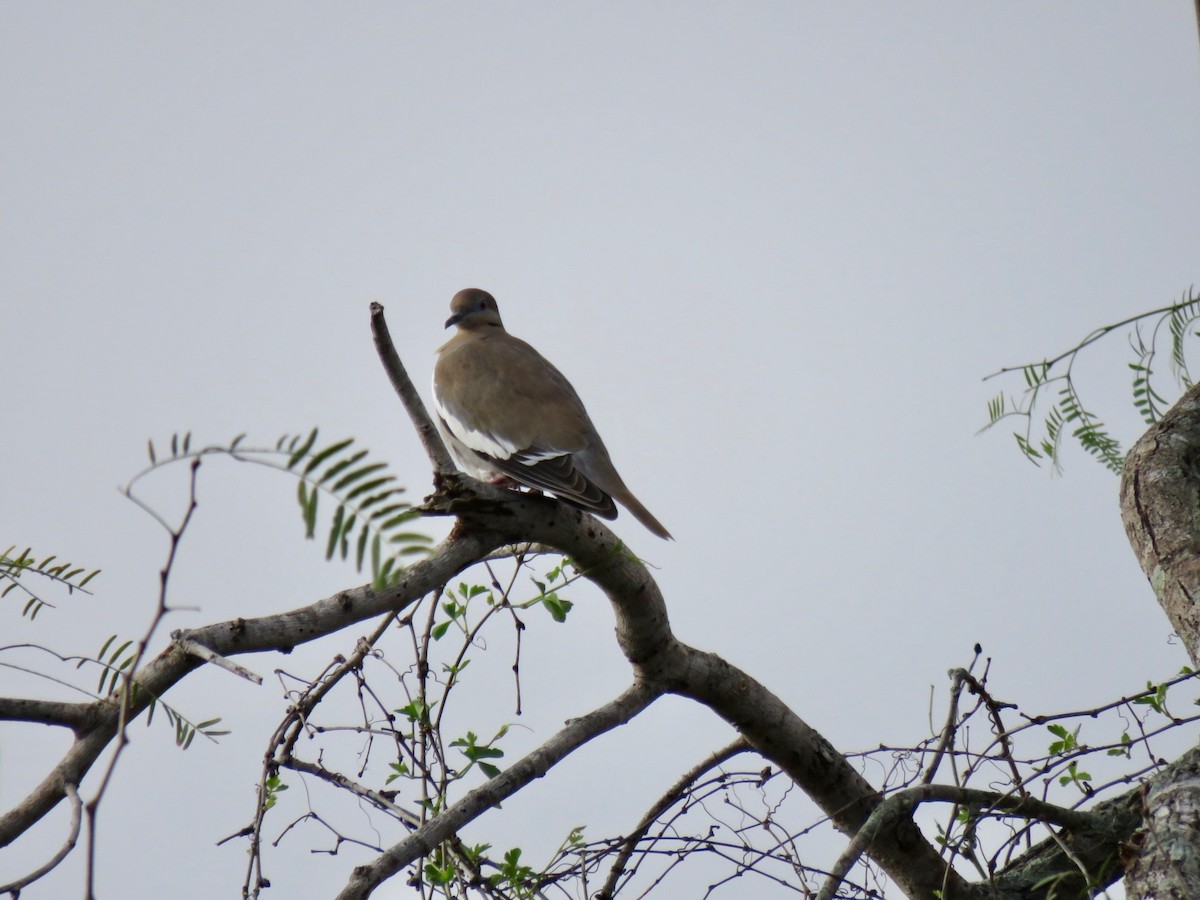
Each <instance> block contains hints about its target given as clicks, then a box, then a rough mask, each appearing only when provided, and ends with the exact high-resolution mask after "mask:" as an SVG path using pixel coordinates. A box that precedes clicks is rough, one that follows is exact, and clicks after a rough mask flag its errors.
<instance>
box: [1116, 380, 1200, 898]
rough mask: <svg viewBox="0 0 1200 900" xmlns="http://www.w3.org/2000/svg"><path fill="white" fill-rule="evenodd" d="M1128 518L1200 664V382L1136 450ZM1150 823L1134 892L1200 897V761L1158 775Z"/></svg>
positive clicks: (1124, 490)
mask: <svg viewBox="0 0 1200 900" xmlns="http://www.w3.org/2000/svg"><path fill="white" fill-rule="evenodd" d="M1121 519H1122V521H1123V522H1124V524H1125V533H1126V534H1127V535H1128V537H1129V543H1130V545H1131V546H1132V547H1133V552H1134V554H1136V556H1137V559H1138V562H1139V563H1140V564H1141V567H1142V571H1143V572H1145V573H1146V577H1147V578H1149V579H1150V584H1151V586H1152V587H1153V588H1154V593H1155V596H1157V598H1158V602H1159V605H1160V606H1161V607H1162V609H1163V612H1165V613H1166V614H1167V618H1168V619H1170V621H1171V625H1172V626H1173V627H1174V629H1175V633H1176V634H1178V635H1179V638H1180V640H1182V642H1183V645H1184V647H1185V648H1187V652H1188V656H1189V657H1190V658H1191V660H1192V667H1193V668H1200V603H1197V597H1200V386H1198V387H1194V388H1192V389H1191V390H1189V391H1188V392H1187V393H1186V394H1184V395H1183V397H1182V399H1180V400H1179V402H1178V403H1176V404H1175V405H1174V406H1173V407H1171V409H1170V410H1169V411H1168V412H1167V414H1166V415H1165V416H1163V417H1162V419H1161V420H1160V421H1159V422H1158V424H1156V425H1155V426H1153V427H1152V428H1151V429H1150V430H1149V431H1147V432H1146V433H1145V434H1144V435H1142V437H1141V439H1140V440H1138V442H1137V443H1136V444H1134V445H1133V448H1132V449H1131V450H1130V451H1129V456H1128V457H1127V458H1126V460H1125V470H1124V472H1123V475H1122V478H1121ZM1145 823H1146V826H1145V828H1144V829H1143V830H1142V831H1141V832H1139V835H1138V837H1137V843H1138V844H1140V847H1141V852H1140V853H1139V854H1138V856H1137V858H1136V861H1135V863H1134V865H1133V866H1132V868H1131V869H1130V871H1129V874H1128V876H1127V879H1126V889H1127V890H1128V892H1129V894H1130V896H1134V897H1142V896H1155V897H1200V851H1198V850H1197V848H1198V847H1200V765H1191V766H1186V765H1185V766H1181V767H1180V768H1179V769H1178V771H1177V777H1176V778H1175V779H1174V780H1171V781H1166V782H1164V781H1162V780H1160V779H1156V780H1155V785H1154V787H1152V788H1151V789H1150V790H1149V791H1148V792H1147V794H1146V798H1145ZM1181 854H1182V855H1181Z"/></svg>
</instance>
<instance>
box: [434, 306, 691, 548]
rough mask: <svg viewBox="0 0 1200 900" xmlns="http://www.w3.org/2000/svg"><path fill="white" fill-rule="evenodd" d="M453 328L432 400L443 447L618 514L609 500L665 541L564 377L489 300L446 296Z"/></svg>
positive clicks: (469, 463) (483, 471)
mask: <svg viewBox="0 0 1200 900" xmlns="http://www.w3.org/2000/svg"><path fill="white" fill-rule="evenodd" d="M450 312H451V313H452V315H451V316H450V318H449V319H447V320H446V327H447V328H449V327H450V326H451V325H457V326H458V330H457V332H456V333H455V335H454V337H452V338H451V339H450V340H449V341H447V342H446V343H445V344H444V345H443V346H442V347H441V348H440V349H439V350H438V353H437V363H436V364H435V365H434V367H433V403H434V406H435V407H436V408H437V414H438V426H439V428H440V430H441V432H442V437H443V438H444V439H445V441H446V445H447V446H448V447H449V448H450V452H451V453H452V454H453V455H454V457H455V458H456V459H457V460H458V462H459V464H460V465H461V466H462V467H463V468H464V469H466V470H467V471H468V472H469V473H471V474H472V475H475V476H476V477H478V478H482V479H484V480H489V481H497V480H503V479H504V478H505V477H507V478H511V479H512V480H513V481H516V482H518V483H519V484H523V485H525V486H526V487H530V488H536V489H538V490H542V491H547V492H548V493H551V494H553V495H554V496H556V497H557V498H558V499H559V500H562V501H563V502H564V503H569V504H570V505H571V506H575V507H578V508H579V509H583V510H587V511H588V512H593V513H595V514H596V515H598V516H602V517H603V518H605V519H613V518H616V515H617V508H616V506H615V505H614V504H613V500H616V501H617V502H618V503H620V504H621V505H622V506H624V507H625V508H626V509H627V510H629V511H630V512H631V513H633V515H634V517H635V518H636V519H637V520H638V521H639V522H641V523H642V524H643V525H645V526H646V527H647V528H648V529H649V530H650V531H652V532H654V533H655V534H656V535H658V536H659V537H661V538H668V539H670V538H671V535H670V533H669V532H668V531H667V529H665V528H663V527H662V525H661V524H660V523H659V521H658V519H656V518H654V516H652V515H650V512H649V511H648V510H647V509H646V507H644V506H642V504H641V503H639V502H638V499H637V498H636V497H635V496H633V494H632V493H630V491H629V488H627V487H625V482H624V481H622V480H621V476H620V475H618V474H617V470H616V469H615V468H613V464H612V461H611V460H610V459H609V458H608V451H607V450H605V449H604V442H603V441H602V440H600V435H599V434H597V433H596V427H595V426H594V425H593V424H592V420H591V419H589V418H588V414H587V411H586V410H585V409H584V408H583V403H582V401H580V399H579V395H578V394H576V393H575V389H574V388H573V387H571V384H570V382H568V381H567V379H566V378H564V377H563V374H562V373H561V372H559V371H558V369H556V368H554V366H553V365H551V364H550V363H549V362H548V361H547V360H546V359H545V357H543V356H542V355H541V354H540V353H538V352H537V351H536V350H534V349H533V348H532V347H530V346H529V345H528V344H527V343H525V342H524V341H522V340H520V339H519V338H515V337H513V336H512V335H511V334H509V333H508V332H507V331H505V330H504V325H503V323H502V322H501V321H500V310H499V308H498V307H497V306H496V300H495V298H494V297H492V295H491V294H489V293H488V292H487V291H481V290H479V289H478V288H467V289H466V290H463V291H459V292H458V293H457V294H455V295H454V299H453V300H451V301H450Z"/></svg>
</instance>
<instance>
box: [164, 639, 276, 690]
mask: <svg viewBox="0 0 1200 900" xmlns="http://www.w3.org/2000/svg"><path fill="white" fill-rule="evenodd" d="M181 635H182V632H179V631H176V632H175V633H174V634H172V635H171V636H172V637H174V638H175V639H176V640H177V641H178V642H179V646H180V648H181V649H183V650H184V651H186V652H187V653H190V654H191V655H192V656H196V657H199V658H200V659H202V660H204V661H205V662H210V663H212V664H213V665H214V666H217V667H218V668H220V669H224V670H225V671H226V672H232V673H233V674H234V675H237V676H238V677H239V678H245V679H246V680H247V681H251V682H253V683H254V684H262V682H263V680H262V676H261V675H257V674H255V673H254V672H251V671H250V670H249V669H247V668H246V667H245V666H240V665H238V664H237V663H235V662H234V661H233V660H231V659H226V658H225V657H224V656H221V655H220V654H219V653H214V652H213V651H212V650H209V649H208V648H207V647H205V646H204V645H203V644H197V643H196V642H195V641H193V640H192V639H191V638H186V637H182V636H181Z"/></svg>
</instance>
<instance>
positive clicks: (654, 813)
mask: <svg viewBox="0 0 1200 900" xmlns="http://www.w3.org/2000/svg"><path fill="white" fill-rule="evenodd" d="M750 749H752V748H751V747H750V744H749V743H748V742H747V741H746V739H745V738H743V737H738V738H737V739H736V740H734V741H733V742H732V743H730V744H726V745H725V746H724V747H722V748H721V749H720V750H717V751H716V752H715V753H710V754H709V755H708V756H706V757H705V758H704V759H703V760H701V761H700V762H699V763H698V764H697V765H695V766H693V767H692V768H690V769H688V770H687V771H686V772H684V773H683V775H682V776H681V777H680V778H679V779H678V780H677V781H676V782H675V783H674V784H673V785H671V787H670V788H668V789H667V792H666V793H665V794H663V795H662V796H661V797H659V798H658V800H657V801H656V802H655V803H654V805H653V806H651V807H650V808H649V809H648V810H646V814H645V815H644V816H642V819H641V821H640V822H638V823H637V825H636V826H635V827H634V829H633V831H632V832H630V833H629V835H628V836H627V837H626V838H625V840H624V841H622V842H621V852H620V853H618V854H617V858H616V860H615V861H614V862H613V864H612V868H611V869H609V872H608V878H606V879H605V881H604V886H603V887H602V888H600V890H599V891H597V892H596V895H595V896H596V900H609V898H611V897H612V896H613V894H614V893H615V892H616V889H617V880H618V879H619V878H620V877H621V876H622V875H623V874H624V873H625V867H626V866H627V865H628V864H629V860H630V858H631V857H632V856H633V852H634V850H636V849H637V845H638V842H639V841H641V839H642V838H643V837H645V836H646V832H647V831H649V830H650V826H652V825H653V824H654V823H655V822H656V821H657V820H658V817H659V816H661V815H662V814H663V813H664V812H666V811H667V810H668V809H670V808H671V807H672V806H674V805H675V804H676V803H678V802H679V798H680V797H682V796H683V795H684V794H685V793H686V792H687V790H688V788H690V787H691V786H692V783H693V782H694V781H695V780H696V779H697V778H700V777H701V776H702V775H704V774H705V773H706V772H708V771H709V770H710V769H712V768H714V767H716V766H719V765H721V764H722V763H724V762H726V761H727V760H730V759H732V758H733V757H735V756H737V755H738V754H739V753H745V752H746V751H747V750H750Z"/></svg>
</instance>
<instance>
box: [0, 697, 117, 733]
mask: <svg viewBox="0 0 1200 900" xmlns="http://www.w3.org/2000/svg"><path fill="white" fill-rule="evenodd" d="M0 720H5V721H9V722H36V723H37V724H39V725H62V726H63V727H65V728H70V729H71V730H72V731H76V732H78V731H82V730H84V729H86V728H90V727H91V726H92V725H93V724H95V721H96V704H95V703H63V702H61V701H59V700H26V699H25V698H23V697H0Z"/></svg>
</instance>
